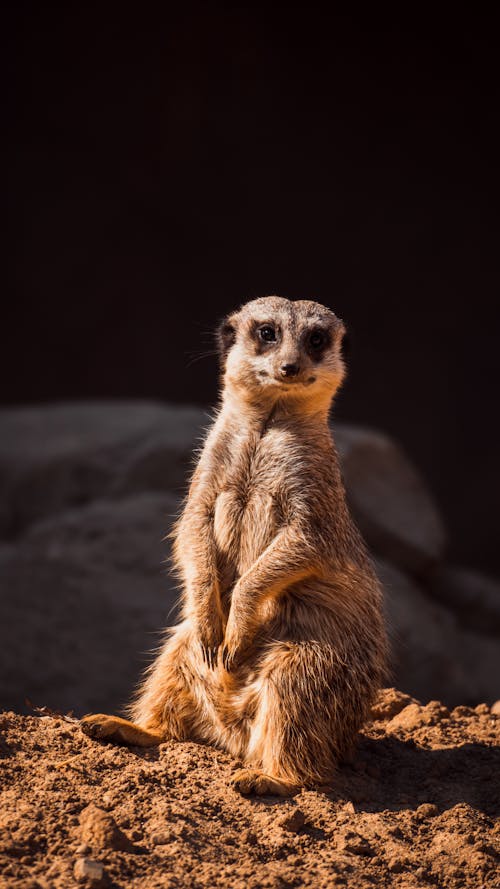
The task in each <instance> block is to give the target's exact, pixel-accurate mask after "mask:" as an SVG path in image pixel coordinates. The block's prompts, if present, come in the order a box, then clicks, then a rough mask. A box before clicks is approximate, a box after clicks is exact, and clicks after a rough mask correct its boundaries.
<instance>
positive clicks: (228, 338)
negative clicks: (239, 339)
mask: <svg viewBox="0 0 500 889" xmlns="http://www.w3.org/2000/svg"><path fill="white" fill-rule="evenodd" d="M235 321H236V319H235V316H234V315H228V316H227V318H224V319H223V320H222V321H221V322H220V324H219V326H218V328H217V333H216V340H217V347H218V349H219V358H220V359H221V361H224V360H225V358H226V356H227V353H228V352H229V350H230V348H231V346H234V343H235V342H236V323H235Z"/></svg>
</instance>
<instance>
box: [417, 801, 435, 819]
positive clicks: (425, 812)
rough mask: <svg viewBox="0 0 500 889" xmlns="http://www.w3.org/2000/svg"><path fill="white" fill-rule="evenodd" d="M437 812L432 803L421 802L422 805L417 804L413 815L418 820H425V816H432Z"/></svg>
mask: <svg viewBox="0 0 500 889" xmlns="http://www.w3.org/2000/svg"><path fill="white" fill-rule="evenodd" d="M437 813H438V809H437V806H435V805H434V803H422V805H421V806H418V808H417V809H416V811H415V815H416V816H417V818H418V819H419V821H425V820H426V819H427V818H434V817H435V815H437Z"/></svg>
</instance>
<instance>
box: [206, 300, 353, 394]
mask: <svg viewBox="0 0 500 889" xmlns="http://www.w3.org/2000/svg"><path fill="white" fill-rule="evenodd" d="M344 332H345V328H344V325H343V323H342V321H341V320H340V318H337V316H336V315H335V314H334V313H333V312H332V311H331V310H330V309H327V308H326V307H325V306H322V305H320V304H319V303H315V302H310V301H309V300H296V301H292V300H289V299H283V298H281V297H278V296H267V297H263V298H261V299H255V300H252V301H251V302H248V303H246V304H245V305H244V306H242V307H241V308H240V309H239V310H238V311H236V312H233V313H232V314H231V315H229V316H228V317H227V318H226V319H225V320H224V321H223V322H222V324H221V325H220V327H219V331H218V344H219V350H220V356H221V362H222V365H223V369H224V383H225V386H228V387H230V388H232V389H236V390H237V391H238V393H239V394H240V395H241V396H242V397H245V393H246V394H247V396H250V397H251V398H252V400H255V399H256V398H257V399H259V398H262V399H263V400H266V401H267V400H269V399H271V400H273V399H274V400H277V399H287V400H300V401H307V402H314V401H317V402H320V401H321V402H325V400H326V401H330V400H331V398H332V397H333V395H334V394H335V392H336V390H337V389H338V387H339V386H340V384H341V382H342V380H343V377H344V373H345V368H344V363H343V360H342V352H341V345H342V338H343V335H344Z"/></svg>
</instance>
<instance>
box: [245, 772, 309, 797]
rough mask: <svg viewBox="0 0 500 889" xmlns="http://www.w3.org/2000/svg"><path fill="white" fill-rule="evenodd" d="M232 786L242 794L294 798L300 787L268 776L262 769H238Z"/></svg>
mask: <svg viewBox="0 0 500 889" xmlns="http://www.w3.org/2000/svg"><path fill="white" fill-rule="evenodd" d="M230 783H231V785H232V786H233V787H234V788H235V790H239V791H240V793H244V794H249V793H255V794H257V795H258V796H264V795H266V794H269V795H270V796H293V794H294V793H297V791H298V790H299V787H298V785H296V784H291V783H290V782H289V781H284V780H283V779H281V778H273V776H272V775H266V774H265V773H264V772H262V771H261V770H260V769H252V768H247V769H238V770H237V771H236V772H235V773H234V775H233V776H232V778H231V781H230Z"/></svg>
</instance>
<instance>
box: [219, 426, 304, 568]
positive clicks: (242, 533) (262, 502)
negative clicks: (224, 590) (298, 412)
mask: <svg viewBox="0 0 500 889" xmlns="http://www.w3.org/2000/svg"><path fill="white" fill-rule="evenodd" d="M237 444H238V443H235V445H237ZM286 474H287V473H286V467H285V464H284V460H283V454H279V453H277V450H276V442H274V441H273V438H272V437H266V438H264V439H262V440H261V441H260V442H258V444H257V445H255V444H253V446H251V445H250V444H249V443H246V442H243V443H241V445H240V447H239V448H238V447H236V446H235V449H234V450H233V452H232V453H231V455H230V458H229V460H228V464H227V466H226V469H225V472H224V475H223V477H221V482H220V491H219V494H218V496H217V498H216V502H215V510H214V536H215V542H216V545H217V549H218V551H219V553H220V555H221V557H222V560H223V562H224V565H225V567H226V569H227V570H228V571H229V573H233V574H234V573H236V574H241V573H243V572H244V571H246V570H247V568H248V567H250V565H251V564H253V562H254V561H255V560H256V559H257V558H258V557H259V555H260V554H261V552H263V551H264V549H265V548H266V547H267V546H268V545H269V543H270V542H271V540H272V539H273V537H274V536H275V535H276V533H277V531H278V530H279V527H280V525H281V524H282V523H283V516H282V513H283V505H282V501H283V496H284V491H285V490H286Z"/></svg>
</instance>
